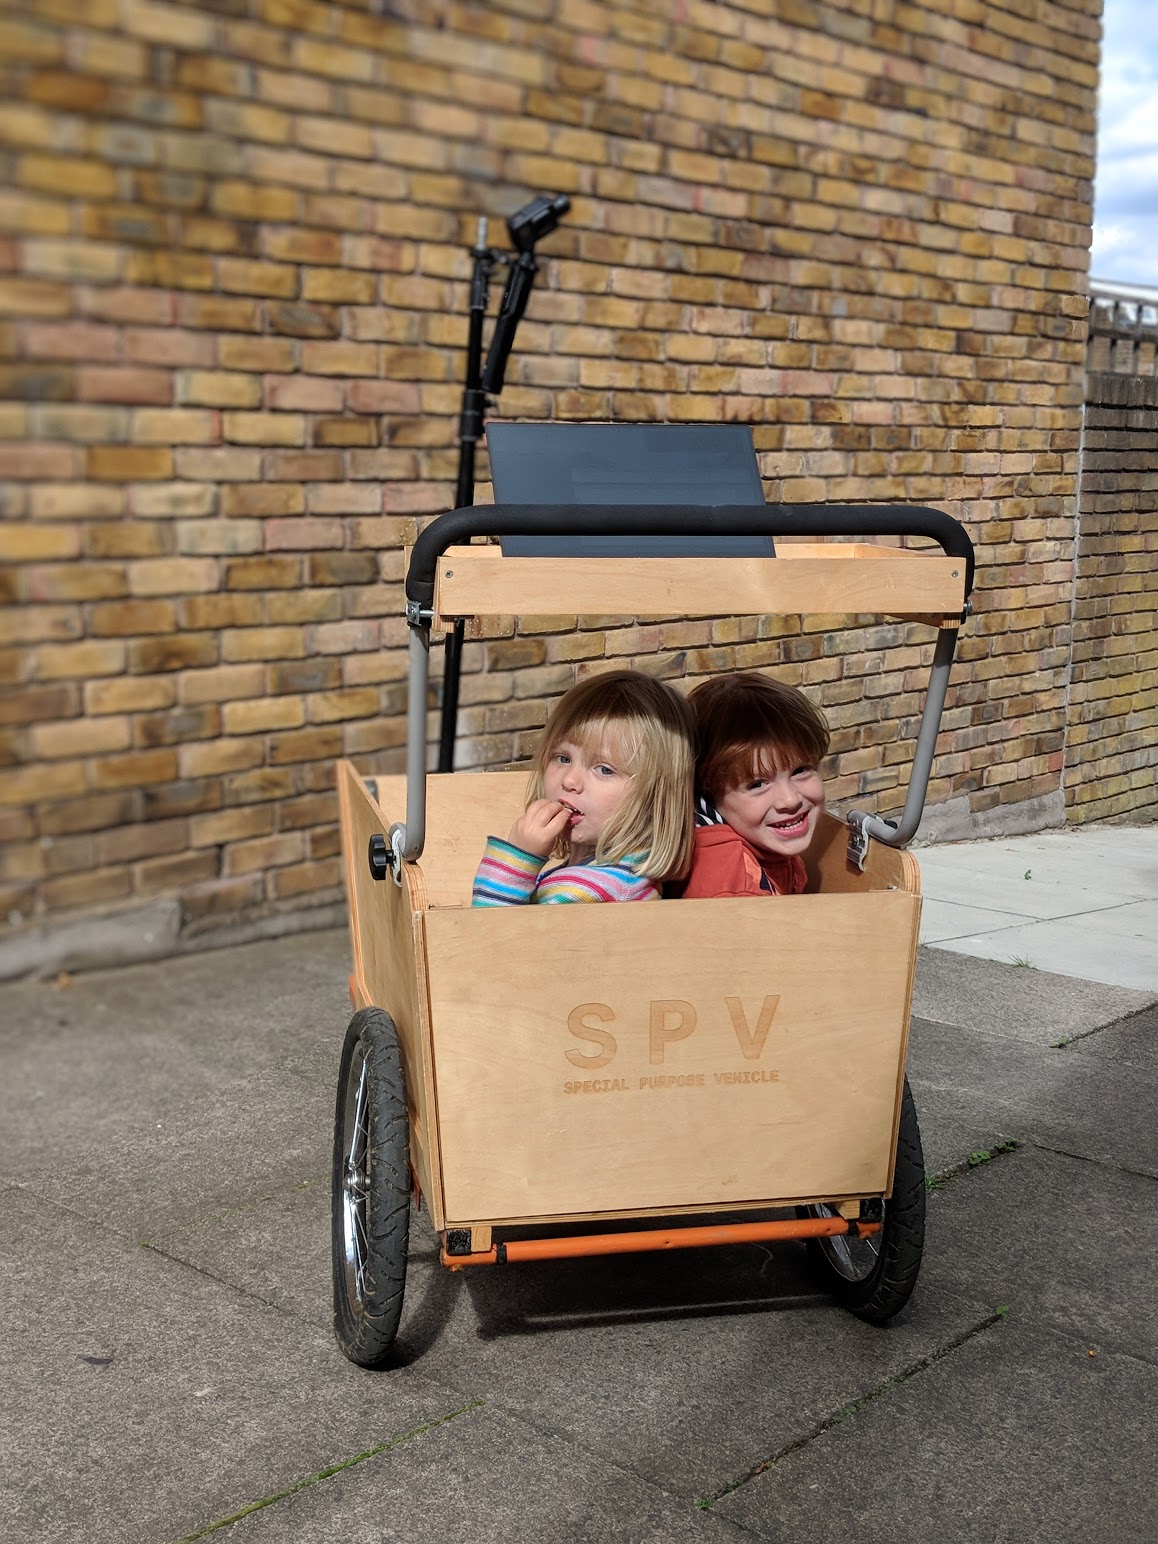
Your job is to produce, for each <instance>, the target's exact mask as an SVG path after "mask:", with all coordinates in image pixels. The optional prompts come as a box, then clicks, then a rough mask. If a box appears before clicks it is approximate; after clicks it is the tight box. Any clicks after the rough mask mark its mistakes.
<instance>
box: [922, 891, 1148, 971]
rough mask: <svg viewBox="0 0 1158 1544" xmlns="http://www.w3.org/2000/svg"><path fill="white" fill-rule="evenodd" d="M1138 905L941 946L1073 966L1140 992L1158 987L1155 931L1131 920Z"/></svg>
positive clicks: (1034, 965)
mask: <svg viewBox="0 0 1158 1544" xmlns="http://www.w3.org/2000/svg"><path fill="white" fill-rule="evenodd" d="M1133 909H1134V908H1132V907H1129V906H1116V907H1114V908H1112V910H1107V911H1102V912H1098V913H1094V914H1092V915H1091V914H1089V913H1086V914H1083V915H1082V916H1081V917H1078V918H1074V919H1072V920H1069V919H1067V920H1064V921H1053V922H1027V923H1024V924H1022V925H1020V926H1018V927H1006V928H1002V929H1001V930H1000V931H998V932H978V933H970V934H968V935H967V936H962V937H956V938H952V939H945V940H944V941H943V942H942V943H941V945H940V947H941V948H943V949H947V950H951V951H952V952H953V953H955V954H972V955H977V956H980V958H982V959H987V960H991V959H1000V960H1006V961H1008V962H1009V963H1010V964H1013V965H1017V964H1021V965H1022V966H1023V967H1025V966H1028V967H1029V968H1031V969H1034V970H1049V971H1056V972H1058V973H1061V972H1069V973H1070V974H1071V975H1080V976H1082V977H1084V978H1085V979H1086V980H1088V981H1112V982H1116V983H1117V984H1118V985H1119V986H1125V987H1131V988H1133V989H1134V990H1136V991H1139V992H1154V991H1158V948H1156V947H1155V937H1154V933H1153V932H1149V931H1138V930H1137V929H1138V928H1139V927H1140V926H1141V923H1132V921H1131V918H1130V913H1131V912H1132V911H1133Z"/></svg>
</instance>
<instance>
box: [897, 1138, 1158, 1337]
mask: <svg viewBox="0 0 1158 1544" xmlns="http://www.w3.org/2000/svg"><path fill="white" fill-rule="evenodd" d="M929 1215H930V1231H931V1233H935V1234H936V1237H937V1240H938V1247H937V1248H935V1249H933V1248H930V1249H929V1250H928V1251H927V1254H926V1259H925V1266H924V1270H923V1277H924V1281H923V1283H922V1284H923V1285H927V1286H929V1287H938V1288H940V1289H941V1290H944V1291H954V1292H962V1293H967V1294H970V1295H972V1296H975V1297H978V1298H981V1299H984V1300H985V1301H988V1302H996V1303H1002V1304H1006V1305H1008V1307H1009V1310H1010V1313H1011V1315H1014V1316H1018V1317H1019V1316H1021V1315H1022V1314H1023V1313H1029V1314H1031V1315H1032V1317H1033V1320H1034V1322H1035V1323H1036V1324H1039V1325H1042V1326H1044V1327H1045V1328H1048V1329H1052V1330H1057V1331H1058V1332H1059V1333H1062V1334H1067V1335H1073V1336H1075V1337H1076V1338H1078V1339H1080V1340H1083V1341H1085V1342H1088V1344H1089V1345H1091V1346H1097V1347H1098V1348H1099V1349H1102V1350H1107V1349H1108V1350H1112V1351H1121V1352H1124V1353H1126V1354H1129V1355H1133V1356H1139V1357H1142V1358H1143V1359H1144V1360H1147V1361H1150V1362H1152V1363H1154V1364H1155V1366H1158V1297H1156V1296H1155V1293H1154V1280H1155V1275H1156V1274H1158V1180H1155V1179H1150V1178H1146V1177H1144V1176H1141V1175H1138V1174H1132V1173H1128V1172H1126V1171H1124V1170H1122V1169H1115V1168H1111V1167H1109V1166H1108V1165H1105V1164H1100V1163H1090V1162H1088V1161H1086V1160H1084V1159H1079V1158H1071V1157H1068V1156H1066V1155H1064V1154H1060V1153H1052V1152H1045V1151H1042V1150H1041V1149H1039V1148H1035V1147H1032V1146H1026V1147H1022V1148H1019V1149H1018V1150H1017V1151H1016V1152H1014V1153H1010V1154H1008V1155H1007V1156H1004V1157H1002V1158H1001V1159H999V1160H997V1161H995V1162H990V1163H986V1164H982V1165H980V1166H979V1167H977V1168H975V1169H972V1170H970V1171H969V1172H967V1173H965V1174H960V1175H957V1176H955V1177H954V1178H953V1179H951V1180H949V1181H948V1182H947V1183H946V1184H945V1186H944V1188H943V1189H941V1190H936V1191H934V1192H933V1194H932V1195H930V1197H929Z"/></svg>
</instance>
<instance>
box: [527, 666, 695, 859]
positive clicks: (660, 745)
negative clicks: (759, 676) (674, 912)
mask: <svg viewBox="0 0 1158 1544" xmlns="http://www.w3.org/2000/svg"><path fill="white" fill-rule="evenodd" d="M612 739H614V743H615V745H616V748H617V750H618V752H619V755H620V757H621V758H622V770H623V771H624V772H625V773H626V774H627V775H628V776H629V777H630V779H631V781H630V783H629V784H628V787H627V792H626V794H625V795H624V798H623V802H622V804H620V806H619V808H618V809H617V810H616V811H615V813H614V814H613V815H612V817H611V819H610V820H609V821H608V822H607V824H606V826H604V828H603V831H602V833H601V834H600V836H599V839H598V841H597V842H596V844H595V859H594V861H595V862H596V863H603V864H606V863H621V862H622V861H623V859H624V858H627V857H629V856H630V855H632V854H634V853H641V852H642V853H643V854H644V855H645V856H644V860H643V862H642V864H640V865H639V866H638V868H637V872H638V873H640V874H642V875H643V876H644V877H646V878H648V879H680V878H682V877H683V876H684V875H685V874H686V873H687V871H688V868H689V866H690V864H691V857H692V838H693V818H692V773H693V770H694V767H695V748H694V746H695V728H694V724H693V720H692V711H691V708H690V707H689V706H688V702H687V698H686V697H684V696H683V695H682V693H680V692H677V691H676V689H675V688H674V687H673V686H668V685H667V683H666V682H665V681H658V680H656V678H655V677H654V676H649V675H644V674H643V672H642V671H639V670H610V671H607V672H606V673H605V674H603V675H596V676H589V677H588V678H587V680H585V681H580V682H578V683H577V684H576V685H575V686H573V687H571V689H570V691H567V692H564V694H563V695H562V697H560V698H559V700H558V702H557V703H556V704H555V706H554V707H553V708H552V710H551V713H550V716H549V717H548V719H547V724H546V727H545V728H544V730H543V738H542V740H541V741H540V743H539V751H538V755H537V756H536V757H535V764H534V768H533V770H532V772H531V781H530V784H529V785H528V788H527V803H528V804H531V803H533V802H534V800H536V799H542V798H543V797H544V791H543V788H544V784H543V778H544V773H545V772H546V769H547V764H548V762H549V761H550V759H551V757H552V755H553V754H554V752H555V751H556V749H557V748H558V747H559V746H560V745H562V744H564V743H569V744H571V745H577V746H579V747H580V748H582V749H583V750H585V751H589V752H591V753H597V752H598V751H599V750H600V749H601V748H604V749H606V748H607V747H608V744H609V742H610V741H611V740H612ZM569 850H570V848H569V844H568V841H567V838H566V837H565V836H564V837H562V838H561V839H560V843H559V846H558V847H557V848H556V852H557V853H558V855H559V856H561V857H566V856H567V855H568V852H569Z"/></svg>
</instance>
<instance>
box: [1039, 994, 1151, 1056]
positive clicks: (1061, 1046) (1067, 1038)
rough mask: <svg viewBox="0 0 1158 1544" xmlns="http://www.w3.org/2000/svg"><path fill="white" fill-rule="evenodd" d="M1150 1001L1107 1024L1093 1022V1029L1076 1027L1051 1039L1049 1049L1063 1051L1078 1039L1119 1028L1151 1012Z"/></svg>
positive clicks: (1088, 1037) (1085, 1038)
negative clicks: (1076, 1028) (1058, 1037)
mask: <svg viewBox="0 0 1158 1544" xmlns="http://www.w3.org/2000/svg"><path fill="white" fill-rule="evenodd" d="M1153 1011H1154V1004H1153V1003H1152V1002H1150V1003H1146V1004H1144V1005H1143V1006H1142V1007H1141V1008H1135V1009H1134V1011H1133V1013H1124V1014H1123V1015H1122V1017H1121V1018H1120V1019H1111V1020H1110V1022H1109V1023H1108V1024H1095V1025H1094V1027H1093V1029H1078V1030H1075V1031H1074V1033H1073V1034H1072V1035H1063V1036H1062V1038H1061V1039H1060V1040H1051V1041H1050V1043H1049V1048H1050V1050H1051V1051H1064V1050H1065V1048H1066V1047H1067V1046H1071V1045H1077V1043H1078V1042H1079V1041H1080V1040H1089V1039H1090V1037H1091V1036H1092V1035H1104V1034H1105V1032H1106V1031H1107V1030H1108V1029H1120V1028H1121V1027H1122V1026H1123V1025H1125V1024H1129V1022H1130V1020H1131V1019H1140V1018H1141V1017H1142V1015H1143V1014H1145V1013H1153Z"/></svg>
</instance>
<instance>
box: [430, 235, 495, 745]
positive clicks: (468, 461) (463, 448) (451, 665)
mask: <svg viewBox="0 0 1158 1544" xmlns="http://www.w3.org/2000/svg"><path fill="white" fill-rule="evenodd" d="M471 255H472V256H473V258H474V270H473V273H472V275H471V285H470V326H469V330H468V332H467V338H466V386H465V387H464V389H463V393H462V413H461V416H460V418H459V425H458V483H457V486H456V488H455V493H454V506H455V508H456V509H465V508H466V507H467V506H468V505H469V504H472V503H473V502H474V455H475V447H476V446H477V444H478V442H479V439H480V438H481V436H482V427H483V414H484V412H485V411H486V393H485V392H484V391H483V389H482V384H481V383H482V331H483V319H484V318H485V316H486V309H487V288H488V285H489V283H490V276H491V268H492V267H493V265H494V260H495V259H494V254H493V253H492V252H491V250H490V248H489V247H488V246H487V222H486V219H485V218H483V219H480V220H479V222H478V236H477V238H476V240H475V244H474V247H473V248H472V251H471ZM464 631H465V629H464V624H463V621H462V619H461V617H460V618H459V619H458V620H457V621H456V622H455V624H454V627H453V629H452V630H451V631H450V632H449V633H447V635H446V644H445V647H444V650H443V672H442V723H441V727H440V731H439V737H438V770H439V771H440V772H453V771H454V741H455V732H456V730H457V728H458V681H459V676H460V674H461V672H462V640H463V633H464Z"/></svg>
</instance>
